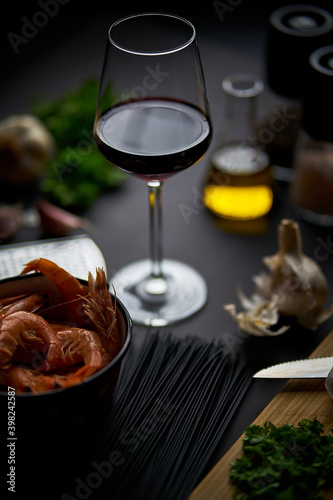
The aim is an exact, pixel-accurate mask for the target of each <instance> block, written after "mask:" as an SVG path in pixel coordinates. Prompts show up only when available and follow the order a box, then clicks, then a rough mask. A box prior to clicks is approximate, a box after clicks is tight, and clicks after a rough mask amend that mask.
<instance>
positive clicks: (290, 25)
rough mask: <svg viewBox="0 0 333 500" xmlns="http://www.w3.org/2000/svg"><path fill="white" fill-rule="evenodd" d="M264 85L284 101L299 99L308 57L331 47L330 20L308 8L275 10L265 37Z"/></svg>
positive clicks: (332, 28)
mask: <svg viewBox="0 0 333 500" xmlns="http://www.w3.org/2000/svg"><path fill="white" fill-rule="evenodd" d="M267 42H268V43H267V51H266V67H267V83H268V85H269V87H270V88H271V89H272V90H273V91H274V92H276V93H277V94H280V95H282V96H285V97H289V98H296V99H299V98H301V95H302V91H303V86H304V77H305V74H306V71H307V66H308V58H309V55H310V54H311V53H312V52H313V51H314V50H315V49H317V48H319V47H323V46H326V45H328V44H330V43H333V16H332V15H331V14H330V13H329V12H327V11H326V10H324V9H322V8H319V7H313V6H311V5H289V6H285V7H281V8H279V9H277V10H275V11H274V12H273V13H272V14H271V16H270V19H269V26H268V34H267Z"/></svg>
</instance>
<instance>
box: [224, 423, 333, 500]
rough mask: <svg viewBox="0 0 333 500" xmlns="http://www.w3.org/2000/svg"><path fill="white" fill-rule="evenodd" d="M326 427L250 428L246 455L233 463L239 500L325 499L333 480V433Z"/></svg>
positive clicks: (233, 474) (301, 424)
mask: <svg viewBox="0 0 333 500" xmlns="http://www.w3.org/2000/svg"><path fill="white" fill-rule="evenodd" d="M323 429H324V427H323V425H322V424H321V423H320V422H319V421H318V420H317V419H316V418H315V419H313V420H307V419H304V420H302V421H301V422H299V423H298V425H297V426H294V425H290V424H286V425H283V426H281V427H276V426H275V425H274V424H273V423H272V422H266V423H265V424H264V425H263V426H259V425H250V426H249V427H248V428H247V429H246V431H245V436H244V439H243V455H242V457H240V458H237V459H236V460H235V462H233V463H231V464H230V465H231V468H230V480H231V482H232V483H233V485H234V491H235V496H234V497H235V498H236V500H249V499H251V500H252V499H257V498H258V499H261V500H263V499H265V500H266V499H267V500H275V499H276V500H310V499H311V500H315V499H324V498H325V496H324V489H325V488H327V487H328V486H329V485H330V484H332V478H333V434H332V429H330V433H329V434H323Z"/></svg>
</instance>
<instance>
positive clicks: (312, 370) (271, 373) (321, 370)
mask: <svg viewBox="0 0 333 500" xmlns="http://www.w3.org/2000/svg"><path fill="white" fill-rule="evenodd" d="M332 367H333V356H328V357H325V358H311V359H301V360H297V361H287V362H286V363H279V364H278V365H273V366H270V367H268V368H264V369H262V370H259V371H258V372H257V373H255V374H254V375H253V377H254V378H326V377H327V375H328V374H329V372H330V371H331V369H332Z"/></svg>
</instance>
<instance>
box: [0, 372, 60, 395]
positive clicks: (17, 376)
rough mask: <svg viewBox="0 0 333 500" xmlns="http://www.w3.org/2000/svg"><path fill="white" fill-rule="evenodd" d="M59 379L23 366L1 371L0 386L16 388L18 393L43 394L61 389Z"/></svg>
mask: <svg viewBox="0 0 333 500" xmlns="http://www.w3.org/2000/svg"><path fill="white" fill-rule="evenodd" d="M57 380H58V377H53V376H50V375H44V374H43V373H39V372H36V371H33V370H31V369H29V368H23V367H22V366H15V365H12V366H10V367H9V368H8V369H6V370H0V384H2V385H4V386H7V387H8V386H10V387H15V389H16V391H17V392H42V391H49V390H51V389H56V388H57V387H60V384H58V381H57Z"/></svg>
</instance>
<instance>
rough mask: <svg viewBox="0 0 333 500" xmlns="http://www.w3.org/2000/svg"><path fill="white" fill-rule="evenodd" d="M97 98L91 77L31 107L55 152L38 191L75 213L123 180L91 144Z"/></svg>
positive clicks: (118, 172) (96, 83) (123, 175)
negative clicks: (54, 145) (50, 135)
mask: <svg viewBox="0 0 333 500" xmlns="http://www.w3.org/2000/svg"><path fill="white" fill-rule="evenodd" d="M110 92H112V91H111V90H110ZM97 96H98V81H97V80H96V79H93V78H92V79H88V80H86V81H84V82H83V83H82V84H81V85H79V86H78V87H77V88H74V89H73V90H70V91H68V92H66V93H64V94H63V95H61V96H60V97H59V98H46V99H43V100H41V99H39V100H38V102H37V103H35V104H34V106H33V108H32V111H33V114H34V115H35V116H37V117H38V118H40V119H41V120H42V121H43V122H44V124H45V126H46V127H47V128H48V130H49V131H50V133H51V134H52V136H53V138H54V140H55V142H56V145H57V149H58V154H57V157H56V158H55V159H54V160H53V161H51V162H50V164H49V166H48V170H47V173H46V176H45V179H44V182H43V183H42V191H43V192H44V195H45V196H46V197H47V198H48V199H49V200H50V201H52V202H54V203H56V204H57V205H60V206H62V207H63V208H66V209H70V210H72V211H76V212H78V211H82V210H86V209H88V208H89V207H90V206H91V205H92V204H93V202H94V201H95V200H96V198H97V197H98V196H99V195H100V194H101V193H103V192H105V191H107V190H110V189H113V188H116V187H118V186H119V185H120V184H121V183H122V182H123V181H124V179H125V178H126V177H127V175H126V174H125V173H124V172H122V171H121V170H119V169H118V168H117V167H115V166H113V165H110V163H108V162H107V161H106V160H105V158H104V157H103V155H102V154H101V153H100V152H99V151H98V148H97V146H96V144H95V140H94V137H93V124H94V118H95V110H96V104H97Z"/></svg>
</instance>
